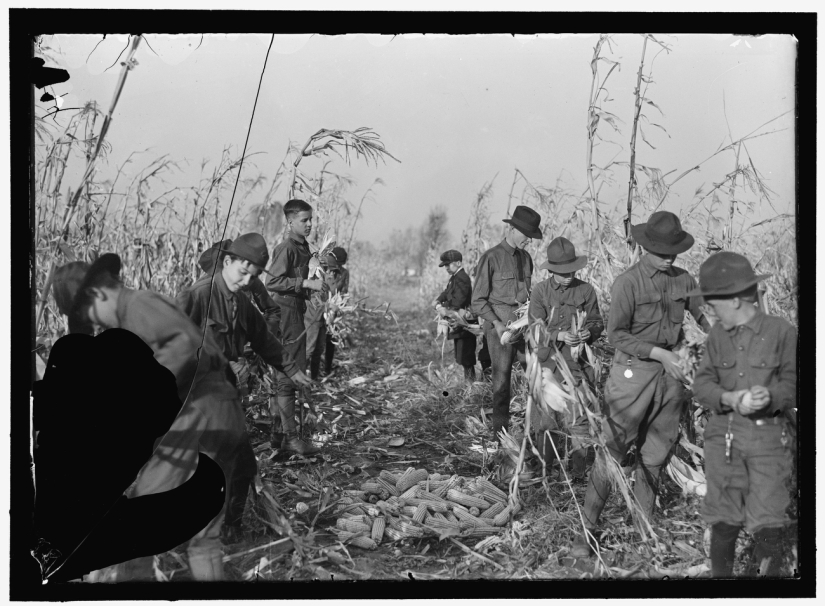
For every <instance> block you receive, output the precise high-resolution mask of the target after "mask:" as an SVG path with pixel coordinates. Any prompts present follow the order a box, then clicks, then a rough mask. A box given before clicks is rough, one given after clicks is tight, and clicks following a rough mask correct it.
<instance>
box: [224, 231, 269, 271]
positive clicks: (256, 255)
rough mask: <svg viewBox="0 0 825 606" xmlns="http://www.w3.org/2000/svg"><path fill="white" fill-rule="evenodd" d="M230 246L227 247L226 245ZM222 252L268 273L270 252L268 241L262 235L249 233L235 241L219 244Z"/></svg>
mask: <svg viewBox="0 0 825 606" xmlns="http://www.w3.org/2000/svg"><path fill="white" fill-rule="evenodd" d="M227 242H229V245H228V246H226V243H227ZM219 245H220V247H219V250H220V251H221V252H224V253H227V254H230V255H235V256H236V257H240V258H241V259H244V260H246V261H249V262H250V263H252V264H253V265H257V266H258V267H260V268H261V269H262V270H263V271H265V272H266V273H270V272H268V271H267V270H266V266H267V265H268V264H269V251H268V250H267V248H266V240H264V237H263V236H262V235H261V234H256V233H249V234H244V235H242V236H238V237H237V238H235V240H224V241H223V242H220V243H219Z"/></svg>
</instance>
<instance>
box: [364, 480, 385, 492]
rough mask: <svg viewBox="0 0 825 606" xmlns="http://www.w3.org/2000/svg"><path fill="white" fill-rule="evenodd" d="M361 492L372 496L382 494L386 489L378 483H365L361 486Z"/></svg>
mask: <svg viewBox="0 0 825 606" xmlns="http://www.w3.org/2000/svg"><path fill="white" fill-rule="evenodd" d="M361 490H363V491H364V492H368V493H370V494H381V491H382V490H384V487H383V486H381V484H379V483H378V482H364V483H363V484H361Z"/></svg>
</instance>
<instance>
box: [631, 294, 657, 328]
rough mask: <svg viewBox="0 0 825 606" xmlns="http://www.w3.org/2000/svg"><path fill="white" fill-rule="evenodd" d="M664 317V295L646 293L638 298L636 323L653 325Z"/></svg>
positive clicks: (634, 315) (635, 315)
mask: <svg viewBox="0 0 825 606" xmlns="http://www.w3.org/2000/svg"><path fill="white" fill-rule="evenodd" d="M663 315H664V310H663V309H662V293H659V292H645V293H641V294H640V295H639V296H638V297H637V298H636V310H635V311H634V313H633V321H634V322H635V323H638V324H653V323H654V322H659V321H660V320H661V319H662V316H663Z"/></svg>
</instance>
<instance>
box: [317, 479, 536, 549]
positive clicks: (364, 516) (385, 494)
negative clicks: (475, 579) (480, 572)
mask: <svg viewBox="0 0 825 606" xmlns="http://www.w3.org/2000/svg"><path fill="white" fill-rule="evenodd" d="M339 503H340V504H339V505H338V508H337V509H336V513H338V514H339V516H340V517H339V518H338V520H337V521H336V524H335V528H334V529H333V530H334V532H335V533H336V534H337V535H338V538H339V539H340V540H341V541H342V542H349V543H350V544H351V545H355V546H356V547H361V548H363V549H376V548H377V547H378V545H380V544H381V542H382V541H390V542H392V541H400V540H402V539H409V538H425V537H436V538H439V539H443V538H445V537H449V536H456V537H458V538H461V537H467V538H473V537H481V538H482V539H484V538H488V537H490V536H493V535H499V534H501V533H502V532H504V527H505V526H507V524H508V523H509V521H510V517H511V516H512V515H515V514H516V513H518V511H519V510H520V507H512V506H509V505H508V503H507V493H505V492H504V491H503V490H501V489H500V488H498V487H497V486H496V485H495V484H493V483H492V482H490V481H489V480H487V479H485V478H484V477H481V476H479V477H477V478H469V477H463V476H459V475H452V476H447V475H441V474H437V473H428V472H427V470H426V469H415V468H414V467H408V468H407V470H406V471H404V472H403V473H400V474H399V473H392V472H390V471H387V470H382V471H381V472H380V474H379V475H378V477H376V478H372V479H370V480H369V481H367V482H365V483H363V484H361V486H360V487H359V489H358V490H346V491H344V496H343V497H342V498H341V499H340V501H339ZM488 544H492V543H488Z"/></svg>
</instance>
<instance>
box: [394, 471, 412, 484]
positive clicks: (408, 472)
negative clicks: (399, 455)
mask: <svg viewBox="0 0 825 606" xmlns="http://www.w3.org/2000/svg"><path fill="white" fill-rule="evenodd" d="M414 471H415V467H407V469H405V470H404V473H402V474H401V475H400V476H398V479H397V480H396V481H395V486H396V488H397V487H398V483H399V482H400V481H402V480H404V479H406V478H407V477H408V476H409V475H410V474H411V473H412V472H414Z"/></svg>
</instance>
